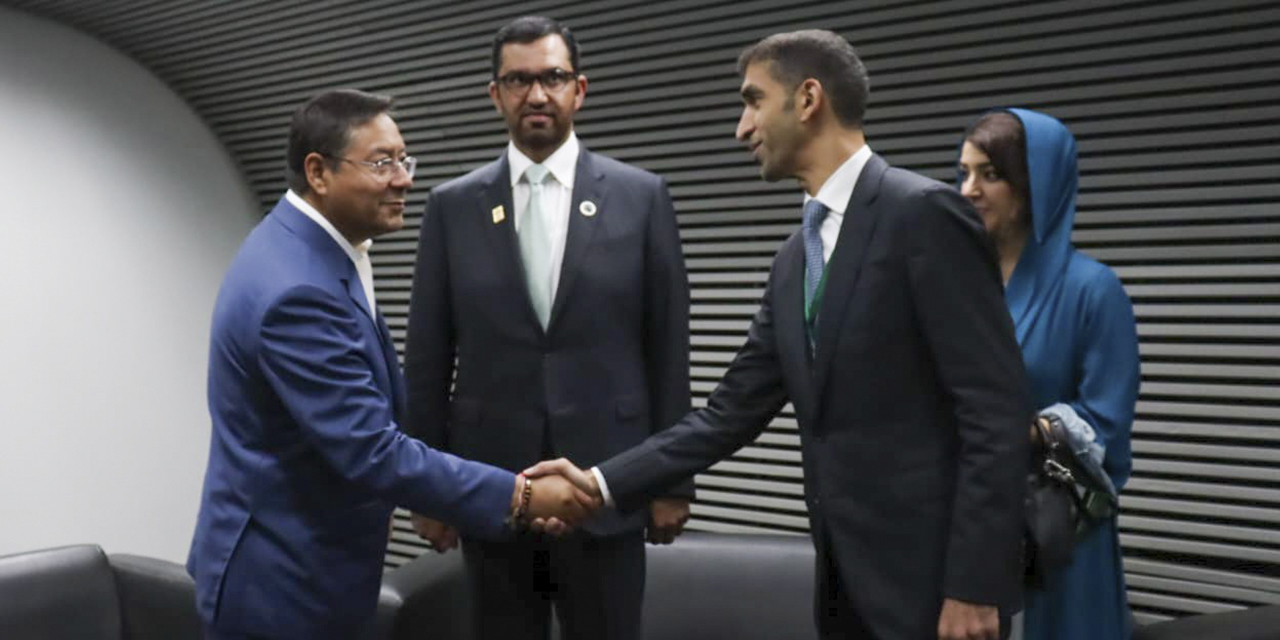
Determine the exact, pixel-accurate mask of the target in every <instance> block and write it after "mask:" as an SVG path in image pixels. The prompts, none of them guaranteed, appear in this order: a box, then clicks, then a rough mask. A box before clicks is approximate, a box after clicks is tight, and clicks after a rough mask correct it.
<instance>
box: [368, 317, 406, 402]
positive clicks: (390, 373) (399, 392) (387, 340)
mask: <svg viewBox="0 0 1280 640" xmlns="http://www.w3.org/2000/svg"><path fill="white" fill-rule="evenodd" d="M375 324H376V326H377V329H378V341H379V342H381V343H382V357H383V359H384V360H386V362H387V377H388V378H389V379H390V380H391V407H392V408H393V409H394V410H395V415H396V420H397V421H399V420H400V419H401V417H402V416H404V415H405V406H404V402H405V393H404V380H403V378H402V376H401V375H400V358H399V357H397V356H396V345H395V342H394V341H393V340H392V338H391V329H390V328H388V327H387V321H386V319H385V318H384V317H383V316H382V312H381V311H379V312H378V317H377V322H376V323H375Z"/></svg>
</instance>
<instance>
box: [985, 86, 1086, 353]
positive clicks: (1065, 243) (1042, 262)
mask: <svg viewBox="0 0 1280 640" xmlns="http://www.w3.org/2000/svg"><path fill="white" fill-rule="evenodd" d="M1000 111H1006V112H1008V113H1011V114H1013V115H1014V116H1016V117H1017V118H1018V120H1020V121H1021V122H1022V128H1023V130H1024V131H1025V132H1026V141H1027V156H1026V158H1027V178H1028V180H1027V182H1028V186H1029V191H1030V192H1031V193H1030V202H1028V203H1027V206H1028V207H1029V208H1030V210H1031V212H1030V215H1031V233H1030V234H1028V236H1027V243H1026V245H1025V246H1024V247H1023V249H1022V255H1021V256H1020V257H1019V258H1018V265H1017V267H1015V268H1014V270H1013V275H1012V276H1010V277H1009V283H1008V285H1006V286H1005V292H1004V295H1005V302H1006V304H1008V306H1009V314H1010V315H1011V316H1013V326H1014V330H1015V331H1016V333H1017V336H1018V344H1025V342H1026V338H1027V333H1028V332H1029V331H1030V329H1031V326H1032V325H1033V324H1035V321H1036V318H1037V317H1038V316H1039V314H1040V312H1041V311H1042V310H1043V309H1044V307H1045V303H1046V302H1047V301H1049V300H1052V299H1053V298H1054V295H1055V292H1056V291H1057V290H1058V288H1059V287H1061V286H1062V282H1063V279H1064V276H1065V274H1066V270H1067V264H1068V263H1070V262H1071V254H1072V253H1073V252H1074V251H1075V249H1074V247H1072V245H1071V227H1072V225H1074V224H1075V219H1076V187H1077V185H1078V183H1079V173H1078V172H1077V170H1076V139H1075V137H1074V136H1072V135H1071V132H1070V131H1068V130H1067V128H1066V126H1064V125H1063V124H1062V123H1061V122H1059V121H1058V120H1057V119H1056V118H1053V117H1051V116H1047V115H1045V114H1043V113H1037V112H1035V111H1028V110H1026V109H1000Z"/></svg>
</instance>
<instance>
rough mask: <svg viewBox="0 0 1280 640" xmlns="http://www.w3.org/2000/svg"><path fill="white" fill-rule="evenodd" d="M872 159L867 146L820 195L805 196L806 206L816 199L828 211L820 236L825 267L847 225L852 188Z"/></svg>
mask: <svg viewBox="0 0 1280 640" xmlns="http://www.w3.org/2000/svg"><path fill="white" fill-rule="evenodd" d="M870 159H871V147H869V146H867V145H865V144H864V145H862V148H861V149H858V150H857V151H855V152H853V155H851V156H849V159H848V160H845V161H844V164H842V165H840V168H838V169H836V170H835V172H834V173H832V174H831V176H830V177H828V178H827V181H826V182H824V183H822V188H820V189H818V194H817V195H814V196H811V195H809V194H807V193H806V194H804V201H805V204H808V203H809V201H810V200H813V199H815V198H816V199H817V200H818V202H821V203H822V204H823V205H824V206H825V207H826V208H827V211H828V213H827V217H826V218H824V219H823V220H822V228H821V229H819V230H818V235H819V236H821V237H822V262H823V263H826V262H830V261H831V252H832V251H835V250H836V239H837V238H839V237H840V225H841V224H843V223H844V208H845V207H847V206H849V196H851V195H853V187H854V185H856V184H858V176H860V175H862V168H863V167H865V166H867V160H870Z"/></svg>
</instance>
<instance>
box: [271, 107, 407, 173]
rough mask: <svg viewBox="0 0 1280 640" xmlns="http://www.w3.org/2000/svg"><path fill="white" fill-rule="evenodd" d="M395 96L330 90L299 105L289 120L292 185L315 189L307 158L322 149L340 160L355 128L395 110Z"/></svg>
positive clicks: (287, 157) (288, 158)
mask: <svg viewBox="0 0 1280 640" xmlns="http://www.w3.org/2000/svg"><path fill="white" fill-rule="evenodd" d="M391 102H392V100H391V98H389V97H387V96H380V95H374V94H372V93H365V92H363V91H357V90H355V89H339V90H336V91H326V92H324V93H321V94H319V95H317V96H315V97H313V98H311V99H310V100H308V101H307V103H306V104H304V105H302V106H301V107H298V108H297V109H296V110H295V111H294V112H293V121H292V122H291V123H290V124H289V148H288V150H287V151H286V152H285V165H286V166H285V175H286V176H287V178H288V181H289V188H290V189H292V190H293V192H294V193H296V194H298V195H302V194H304V193H307V192H308V191H310V190H311V187H310V185H308V184H307V176H306V169H305V168H304V167H303V160H305V159H306V157H307V155H308V154H311V153H318V154H320V155H322V156H324V157H326V158H330V159H331V162H333V163H335V164H336V162H337V161H336V160H332V159H333V158H338V157H341V156H342V154H344V153H346V151H347V143H349V142H350V141H351V130H352V129H354V128H356V127H358V126H360V125H362V124H364V123H366V122H369V121H370V120H373V119H374V118H376V117H378V116H380V115H382V114H384V113H388V112H390V111H391Z"/></svg>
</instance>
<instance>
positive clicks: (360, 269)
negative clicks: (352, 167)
mask: <svg viewBox="0 0 1280 640" xmlns="http://www.w3.org/2000/svg"><path fill="white" fill-rule="evenodd" d="M284 198H285V200H288V201H289V204H291V205H293V206H294V208H295V209H297V210H298V211H301V212H302V213H304V214H306V216H307V217H308V218H311V219H312V220H314V221H315V223H316V224H318V225H320V228H321V229H324V230H325V232H326V233H328V234H329V237H331V238H333V241H334V242H336V243H338V246H339V247H342V251H343V252H345V253H346V254H347V257H348V258H351V263H352V264H354V265H355V266H356V273H357V274H359V276H360V286H361V288H362V289H364V299H365V301H366V302H368V303H369V317H371V318H374V319H375V320H376V319H377V317H378V303H377V302H375V301H374V297H373V263H372V262H370V261H369V247H371V246H373V240H365V241H364V242H361V243H360V244H358V245H355V246H352V245H351V242H350V241H348V240H347V237H346V236H344V235H342V234H341V233H340V232H339V231H338V229H337V227H334V226H333V223H332V222H329V219H328V218H326V217H324V216H323V215H321V214H320V212H319V211H316V208H315V207H313V206H311V203H310V202H307V201H306V200H303V199H302V196H299V195H298V194H296V193H294V192H293V189H290V190H288V191H286V192H285V194H284Z"/></svg>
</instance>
